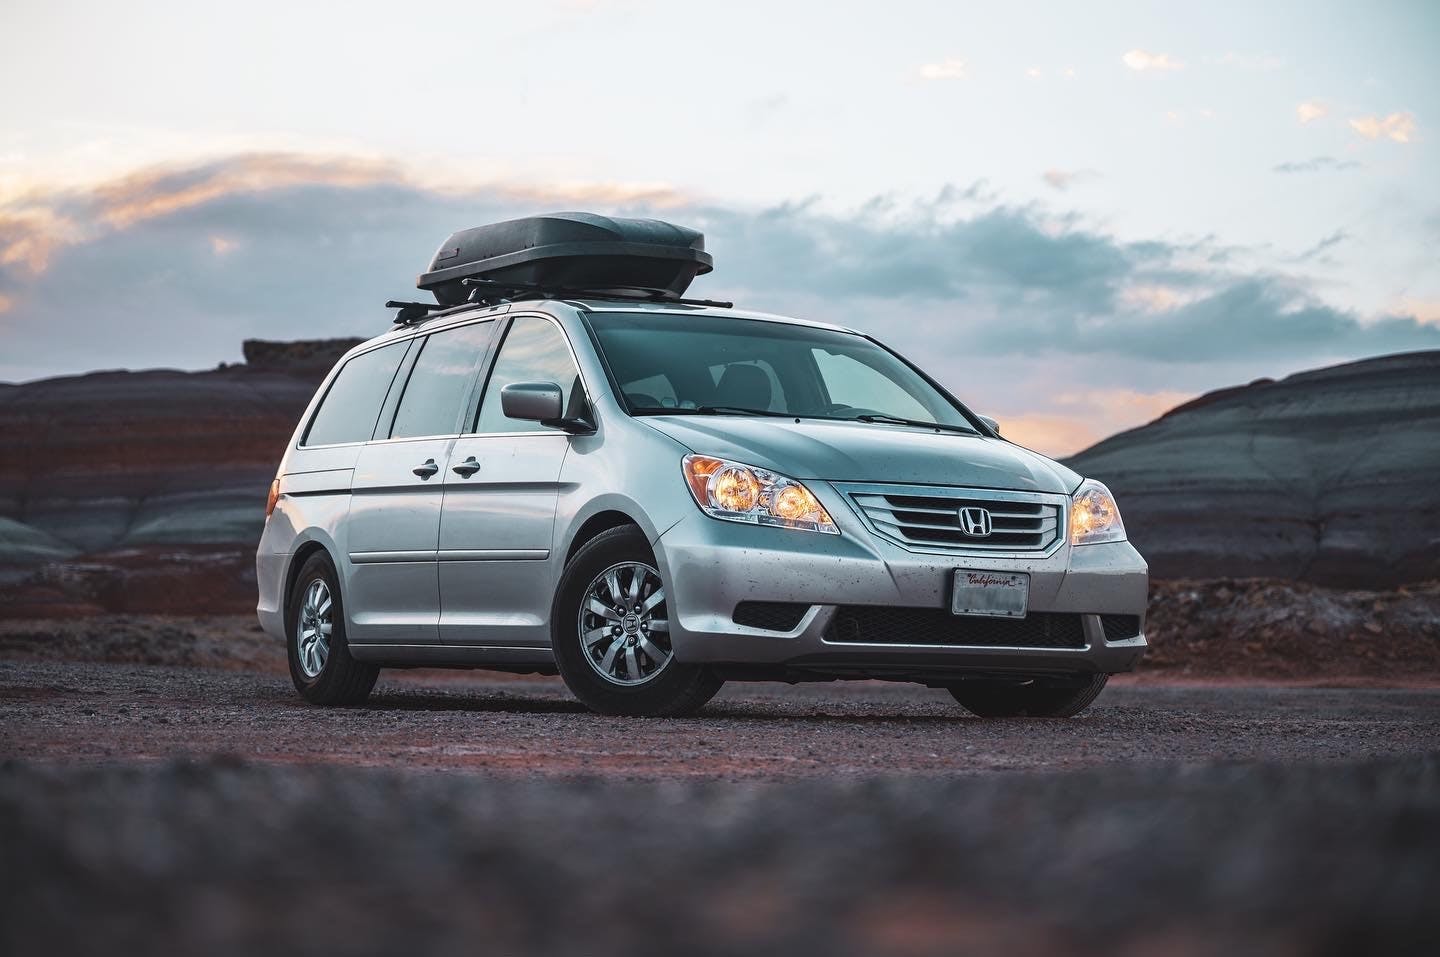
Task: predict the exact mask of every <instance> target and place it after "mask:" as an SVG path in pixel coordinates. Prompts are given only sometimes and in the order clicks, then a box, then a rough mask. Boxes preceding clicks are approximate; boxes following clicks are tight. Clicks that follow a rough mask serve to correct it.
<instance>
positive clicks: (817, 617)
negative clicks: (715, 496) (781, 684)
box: [655, 486, 1149, 683]
mask: <svg viewBox="0 0 1440 957" xmlns="http://www.w3.org/2000/svg"><path fill="white" fill-rule="evenodd" d="M812 490H814V487H813V486H812ZM827 491H830V490H827ZM817 494H819V493H818V490H817ZM831 494H833V492H832V493H831ZM824 497H825V498H829V497H830V496H828V495H827V496H824ZM826 504H827V507H829V502H827V503H826ZM836 504H837V505H838V504H840V503H838V502H837V503H836ZM831 515H832V516H834V517H835V518H836V520H837V522H838V523H839V524H840V527H841V534H840V535H821V534H817V533H812V532H800V531H792V530H789V529H779V528H766V527H759V526H752V525H743V524H739V523H735V522H726V521H719V520H716V519H712V518H710V517H708V516H706V515H704V514H702V513H700V512H699V511H698V510H697V512H696V513H695V514H694V515H693V516H689V517H687V518H685V519H683V520H682V521H680V522H679V523H678V524H677V525H675V526H674V527H673V528H671V529H669V530H668V531H666V532H665V533H664V534H663V535H661V536H660V538H659V540H658V541H656V543H655V552H656V559H657V561H659V563H660V565H661V573H662V574H663V575H664V577H665V580H666V581H667V582H668V583H669V594H670V601H669V612H670V637H671V642H672V644H673V647H674V649H675V656H676V658H677V659H678V660H680V661H684V662H690V663H707V664H714V665H733V666H748V667H752V668H756V669H759V670H769V671H771V672H776V671H778V672H781V674H780V676H782V677H783V676H785V675H786V674H787V673H788V674H790V675H791V676H794V677H803V676H804V675H805V673H817V674H822V675H830V676H835V675H850V676H855V677H897V678H907V679H912V680H932V679H933V680H935V681H937V682H941V683H943V682H944V681H945V679H946V678H947V676H950V677H955V678H957V679H958V678H960V677H963V676H965V675H967V674H968V675H973V674H989V673H995V674H1078V673H1097V672H1098V673H1106V674H1113V673H1116V672H1122V671H1129V670H1131V669H1132V668H1133V667H1134V666H1135V662H1136V661H1137V660H1138V659H1139V658H1140V656H1141V655H1142V654H1143V653H1144V651H1145V648H1146V647H1147V643H1146V640H1145V636H1144V620H1145V607H1146V601H1147V592H1148V585H1149V574H1148V569H1147V567H1146V565H1145V561H1144V559H1143V558H1141V557H1140V554H1139V553H1138V552H1136V551H1135V549H1134V548H1133V547H1131V545H1130V544H1129V543H1128V542H1112V543H1106V544H1102V545H1085V546H1081V547H1078V548H1074V547H1071V546H1070V545H1068V544H1065V545H1062V546H1061V547H1060V548H1059V549H1058V550H1056V551H1055V552H1054V553H1053V554H1051V555H1049V556H1047V557H1040V556H1036V557H1034V558H1001V557H998V556H986V555H958V554H956V555H935V554H926V553H919V552H913V551H910V550H908V549H906V548H903V547H901V546H899V545H896V544H893V543H891V542H889V541H887V540H883V539H879V538H877V537H876V536H874V535H872V534H871V533H870V532H869V530H868V529H866V528H865V527H864V526H863V525H862V524H860V522H859V520H858V518H856V517H855V516H854V515H853V513H850V514H846V513H844V512H840V511H837V509H834V508H831ZM959 568H968V569H985V570H995V571H1005V572H1026V573H1028V574H1029V575H1030V602H1029V610H1030V612H1031V613H1032V614H1035V613H1046V612H1050V613H1064V614H1067V615H1079V616H1080V626H1081V631H1082V633H1083V646H1082V647H1034V646H1033V645H1034V642H1029V644H1030V645H1032V646H1030V647H1018V646H1014V647H1011V646H1006V645H1003V644H995V643H993V642H989V643H987V644H985V645H977V644H971V645H966V644H950V643H941V642H936V641H930V640H927V641H923V642H915V643H907V642H899V641H895V640H893V636H891V640H887V641H886V642H884V643H879V642H875V643H869V642H866V641H864V640H863V637H862V639H861V640H843V639H841V638H840V637H839V635H840V632H841V630H840V629H832V627H831V626H832V622H834V620H835V618H836V615H837V613H838V611H839V609H841V608H842V607H843V606H888V607H893V608H895V609H897V611H898V610H899V609H946V608H948V607H949V599H950V587H951V580H952V576H953V574H954V571H955V569H959ZM751 601H762V602H783V603H800V604H805V605H809V606H810V608H809V610H808V611H806V612H805V613H804V615H803V617H802V618H801V619H800V620H799V622H798V624H796V625H795V627H793V628H792V629H790V630H788V631H783V632H782V631H773V630H766V629H761V628H753V627H746V626H744V625H740V624H737V623H736V621H735V611H736V606H737V605H739V604H740V603H741V602H751ZM1102 615H1129V616H1137V617H1138V620H1139V628H1137V629H1135V634H1134V637H1128V638H1122V639H1119V640H1107V638H1106V636H1105V632H1104V629H1103V627H1102V624H1101V618H1100V616H1102ZM958 621H959V619H957V622H958ZM987 621H988V620H987ZM850 637H851V638H853V637H854V636H853V635H852V636H850Z"/></svg>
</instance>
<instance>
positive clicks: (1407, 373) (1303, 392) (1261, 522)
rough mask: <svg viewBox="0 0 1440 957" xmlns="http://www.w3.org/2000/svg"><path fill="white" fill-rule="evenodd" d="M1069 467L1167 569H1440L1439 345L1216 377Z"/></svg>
mask: <svg viewBox="0 0 1440 957" xmlns="http://www.w3.org/2000/svg"><path fill="white" fill-rule="evenodd" d="M1066 464H1068V465H1069V466H1070V467H1071V468H1073V469H1075V470H1076V471H1078V472H1080V473H1081V474H1083V475H1086V476H1089V477H1092V478H1096V479H1099V480H1100V481H1102V482H1105V483H1106V484H1107V485H1109V487H1110V489H1111V490H1112V491H1113V492H1114V493H1115V496H1116V499H1117V500H1118V501H1119V503H1120V510H1121V512H1122V514H1123V515H1124V517H1125V525H1126V528H1127V529H1128V530H1129V533H1130V538H1131V540H1132V541H1133V542H1134V543H1135V545H1136V547H1138V548H1139V549H1140V551H1141V552H1142V553H1144V555H1145V557H1146V558H1147V559H1148V560H1149V562H1150V567H1151V572H1152V574H1153V575H1155V576H1157V577H1161V578H1182V577H1184V578H1202V577H1238V576H1255V577H1269V578H1282V579H1296V580H1301V581H1309V582H1314V583H1317V584H1322V585H1334V586H1347V587H1388V586H1392V585H1397V584H1401V583H1404V582H1413V581H1420V580H1424V579H1432V578H1437V577H1440V352H1416V353H1407V354H1404V355H1395V356H1382V357H1380V358H1376V359H1366V360H1363V361H1360V362H1351V363H1347V364H1345V365H1339V366H1334V367H1331V368H1328V369H1319V370H1316V371H1313V372H1302V373H1299V374H1297V375H1293V376H1290V377H1289V378H1286V379H1283V380H1281V381H1278V382H1275V381H1270V380H1261V381H1258V382H1255V383H1252V384H1250V385H1249V386H1242V387H1238V388H1231V389H1223V390H1220V391H1218V392H1213V393H1210V394H1208V395H1205V396H1201V397H1200V398H1198V399H1195V400H1194V401H1191V402H1187V403H1186V404H1184V405H1182V406H1179V407H1177V408H1176V409H1174V410H1172V411H1170V412H1168V413H1167V414H1165V415H1164V416H1162V417H1161V418H1160V419H1158V420H1156V421H1155V422H1152V423H1150V424H1149V425H1146V426H1144V427H1142V428H1139V429H1133V430H1131V431H1129V432H1124V433H1121V434H1120V435H1116V436H1114V437H1112V438H1109V439H1106V440H1105V441H1104V442H1101V443H1100V444H1098V445H1096V446H1094V447H1092V448H1090V449H1087V450H1086V451H1084V452H1081V453H1080V454H1079V455H1076V456H1075V457H1074V458H1072V459H1070V460H1069V461H1068V462H1067V463H1066Z"/></svg>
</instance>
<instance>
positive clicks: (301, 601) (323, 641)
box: [286, 552, 380, 705]
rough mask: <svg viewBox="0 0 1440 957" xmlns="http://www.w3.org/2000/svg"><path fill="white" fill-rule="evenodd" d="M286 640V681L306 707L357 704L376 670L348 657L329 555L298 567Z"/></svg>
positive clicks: (314, 557) (366, 693)
mask: <svg viewBox="0 0 1440 957" xmlns="http://www.w3.org/2000/svg"><path fill="white" fill-rule="evenodd" d="M289 609H290V611H289V614H288V615H287V616H286V618H287V625H286V637H287V639H288V642H287V644H288V645H289V649H290V679H291V680H292V681H294V682H295V688H296V690H297V691H299V692H300V694H301V695H302V696H303V697H304V698H305V700H306V701H309V702H310V703H311V704H334V705H344V704H361V703H363V702H364V701H365V699H366V698H368V697H369V696H370V689H371V688H373V687H375V679H376V678H378V677H379V676H380V669H379V668H378V667H376V666H375V665H368V664H365V663H363V662H360V661H356V660H355V659H354V658H352V657H350V645H349V643H347V642H346V640H345V613H344V609H343V607H342V606H341V603H340V580H339V576H338V575H336V574H335V566H334V564H332V563H331V561H330V556H328V555H326V554H325V553H324V552H317V553H315V554H314V555H311V556H310V557H309V558H308V559H306V560H305V564H304V565H302V566H300V574H299V575H298V576H296V578H295V587H294V588H292V589H291V591H290V604H289Z"/></svg>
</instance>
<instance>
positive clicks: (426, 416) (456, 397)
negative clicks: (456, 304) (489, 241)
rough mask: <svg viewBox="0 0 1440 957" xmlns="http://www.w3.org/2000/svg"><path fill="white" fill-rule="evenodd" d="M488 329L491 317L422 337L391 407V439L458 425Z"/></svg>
mask: <svg viewBox="0 0 1440 957" xmlns="http://www.w3.org/2000/svg"><path fill="white" fill-rule="evenodd" d="M494 328H495V323H493V322H480V323H475V324H474V325H469V326H461V327H460V328H458V329H447V330H445V331H444V332H437V333H435V334H433V335H431V336H429V337H427V338H426V339H425V345H424V346H423V347H422V348H421V350H420V357H419V358H418V359H416V360H415V367H414V368H413V369H412V370H411V372H410V378H409V381H407V382H406V383H405V394H404V395H402V396H401V397H400V406H399V408H398V409H396V410H395V426H394V428H392V429H391V430H390V437H391V438H396V439H403V438H409V437H412V436H417V435H450V434H453V433H454V432H456V431H457V430H458V426H459V424H460V416H461V414H462V412H463V410H464V407H465V399H466V397H467V396H468V395H469V394H470V387H471V385H473V384H474V382H475V370H476V368H477V367H478V366H479V365H480V360H481V359H482V358H484V356H485V347H486V346H488V345H489V344H490V336H491V335H492V334H493V330H494Z"/></svg>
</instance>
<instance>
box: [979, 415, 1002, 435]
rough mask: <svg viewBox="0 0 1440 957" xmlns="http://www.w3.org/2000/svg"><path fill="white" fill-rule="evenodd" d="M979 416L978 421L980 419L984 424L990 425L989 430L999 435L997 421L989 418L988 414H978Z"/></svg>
mask: <svg viewBox="0 0 1440 957" xmlns="http://www.w3.org/2000/svg"><path fill="white" fill-rule="evenodd" d="M979 418H980V421H981V422H984V423H985V424H986V425H988V426H989V427H990V431H991V432H994V433H995V434H996V435H999V434H1000V423H999V422H996V421H995V420H994V419H992V418H990V416H988V415H982V416H980V417H979Z"/></svg>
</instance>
